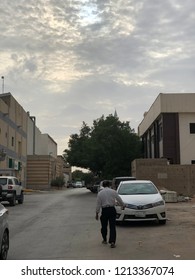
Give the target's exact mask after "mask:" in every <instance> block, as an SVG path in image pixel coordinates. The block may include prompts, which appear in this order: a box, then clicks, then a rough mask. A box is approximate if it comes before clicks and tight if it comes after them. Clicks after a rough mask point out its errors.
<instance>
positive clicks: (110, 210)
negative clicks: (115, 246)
mask: <svg viewBox="0 0 195 280" xmlns="http://www.w3.org/2000/svg"><path fill="white" fill-rule="evenodd" d="M100 221H101V226H102V228H101V234H102V237H103V240H105V241H107V233H108V223H109V229H110V234H109V241H108V242H109V243H115V242H116V210H115V207H106V208H102V215H101V217H100Z"/></svg>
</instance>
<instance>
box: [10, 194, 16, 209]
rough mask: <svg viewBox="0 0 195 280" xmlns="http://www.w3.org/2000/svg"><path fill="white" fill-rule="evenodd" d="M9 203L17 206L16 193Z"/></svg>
mask: <svg viewBox="0 0 195 280" xmlns="http://www.w3.org/2000/svg"><path fill="white" fill-rule="evenodd" d="M9 203H10V205H11V206H15V205H16V195H15V193H14V194H13V197H12V199H10V201H9Z"/></svg>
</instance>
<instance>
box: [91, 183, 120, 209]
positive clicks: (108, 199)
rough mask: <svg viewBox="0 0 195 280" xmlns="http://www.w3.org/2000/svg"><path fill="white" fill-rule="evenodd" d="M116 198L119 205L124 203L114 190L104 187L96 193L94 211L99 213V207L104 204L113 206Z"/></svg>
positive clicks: (102, 206) (104, 205)
mask: <svg viewBox="0 0 195 280" xmlns="http://www.w3.org/2000/svg"><path fill="white" fill-rule="evenodd" d="M116 200H117V201H118V203H119V204H120V205H121V206H123V205H124V203H123V201H122V199H121V198H120V196H119V195H118V193H117V192H116V191H115V190H113V189H110V188H108V187H106V188H104V189H103V190H101V191H100V192H99V193H98V195H97V205H96V213H99V212H100V209H101V208H104V207H106V206H111V207H112V206H113V207H114V206H115V204H116Z"/></svg>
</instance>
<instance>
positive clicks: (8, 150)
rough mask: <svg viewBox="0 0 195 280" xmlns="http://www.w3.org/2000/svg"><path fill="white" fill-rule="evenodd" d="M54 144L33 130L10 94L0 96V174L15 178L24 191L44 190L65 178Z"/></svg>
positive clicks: (31, 122) (32, 119) (28, 117)
mask: <svg viewBox="0 0 195 280" xmlns="http://www.w3.org/2000/svg"><path fill="white" fill-rule="evenodd" d="M64 164H65V163H64V162H63V158H61V161H59V158H58V156H57V143H56V142H55V141H54V140H53V138H52V137H51V136H50V135H48V134H47V133H41V131H40V130H39V128H38V127H37V126H36V117H35V116H31V115H30V113H29V112H26V111H25V110H24V109H23V108H22V106H21V105H20V104H19V103H18V102H17V101H16V100H15V98H14V97H13V96H12V95H11V93H4V94H0V174H1V175H11V176H16V177H17V178H18V179H19V180H20V181H21V182H22V185H23V186H24V187H26V188H35V189H38V188H39V189H40V188H41V189H43V188H49V187H50V186H51V181H52V180H53V179H55V178H56V177H59V176H63V175H64V172H63V171H64V170H63V166H64Z"/></svg>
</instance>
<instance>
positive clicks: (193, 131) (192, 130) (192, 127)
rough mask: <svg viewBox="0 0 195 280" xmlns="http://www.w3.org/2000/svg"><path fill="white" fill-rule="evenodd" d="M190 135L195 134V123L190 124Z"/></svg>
mask: <svg viewBox="0 0 195 280" xmlns="http://www.w3.org/2000/svg"><path fill="white" fill-rule="evenodd" d="M190 133H191V134H195V123H190Z"/></svg>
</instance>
